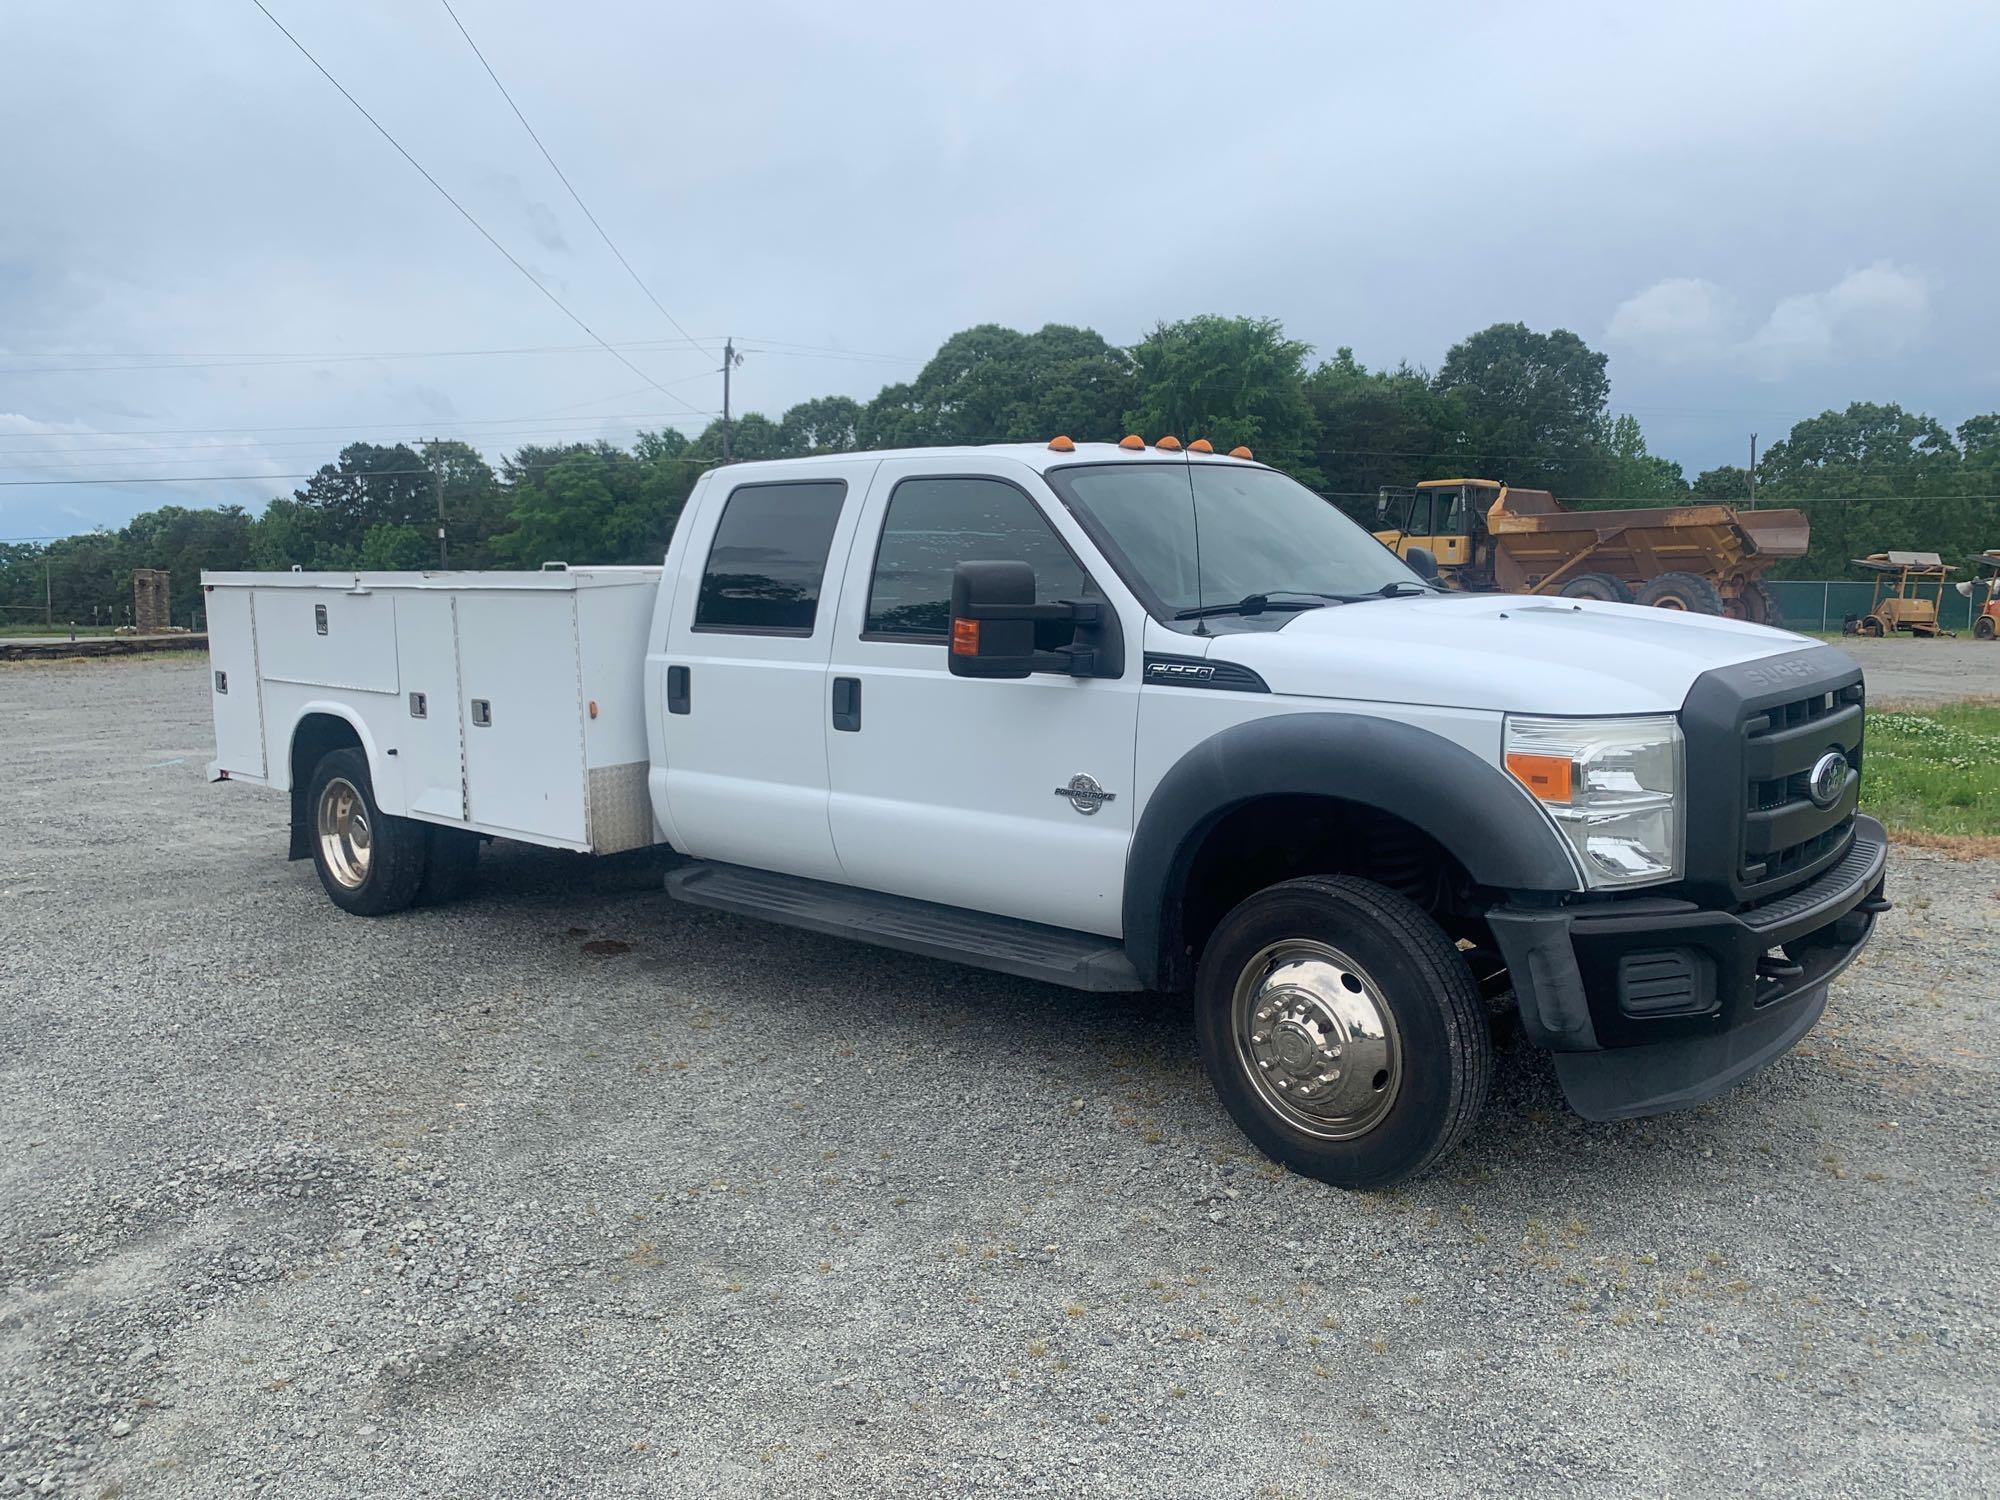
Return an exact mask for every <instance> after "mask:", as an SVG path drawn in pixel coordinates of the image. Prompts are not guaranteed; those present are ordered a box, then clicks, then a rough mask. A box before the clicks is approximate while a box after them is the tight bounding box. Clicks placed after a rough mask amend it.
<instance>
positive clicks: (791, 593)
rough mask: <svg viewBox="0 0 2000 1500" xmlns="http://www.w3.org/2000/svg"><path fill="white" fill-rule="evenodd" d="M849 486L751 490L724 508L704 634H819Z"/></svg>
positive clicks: (701, 607)
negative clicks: (830, 557) (823, 593)
mask: <svg viewBox="0 0 2000 1500" xmlns="http://www.w3.org/2000/svg"><path fill="white" fill-rule="evenodd" d="M846 497H847V483H846V481H845V480H840V479H821V480H811V481H807V482H804V483H799V484H746V485H743V486H741V487H740V488H738V489H737V490H736V491H735V492H734V493H733V494H731V495H730V497H729V499H728V500H727V501H726V502H724V504H723V508H722V518H721V519H720V520H719V521H717V522H716V523H715V539H714V541H712V542H711V543H709V548H708V562H707V563H706V565H704V566H703V568H702V570H701V592H700V594H699V596H698V597H697V598H696V600H695V608H694V628H695V629H696V630H725V631H741V632H744V633H746V634H757V635H811V634H812V631H813V622H814V620H815V619H817V618H818V614H819V596H820V590H821V588H822V587H823V585H824V584H825V582H826V558H827V551H828V549H829V548H830V547H831V546H832V545H833V532H834V528H835V527H836V526H837V525H838V524H839V523H840V507H841V503H842V502H843V501H844V500H845V499H846Z"/></svg>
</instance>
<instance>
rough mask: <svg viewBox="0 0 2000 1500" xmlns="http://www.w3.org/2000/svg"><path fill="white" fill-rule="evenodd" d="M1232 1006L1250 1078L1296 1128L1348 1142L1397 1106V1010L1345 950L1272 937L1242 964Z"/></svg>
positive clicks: (1400, 1068) (1400, 1069)
mask: <svg viewBox="0 0 2000 1500" xmlns="http://www.w3.org/2000/svg"><path fill="white" fill-rule="evenodd" d="M1230 1013H1231V1029H1232V1033H1233V1035H1234V1036H1235V1039H1236V1055H1237V1058H1238V1060H1239V1061H1240V1062H1241V1064H1242V1066H1243V1069H1244V1071H1245V1073H1246V1074H1247V1075H1248V1076H1249V1079H1250V1081H1251V1084H1252V1085H1253V1086H1254V1087H1255V1088H1256V1090H1257V1092H1258V1093H1259V1094H1260V1095H1261V1096H1262V1097H1263V1099H1264V1102H1265V1103H1266V1105H1267V1106H1269V1108H1270V1109H1271V1110H1272V1111H1273V1112H1275V1113H1276V1114H1277V1115H1278V1116H1279V1117H1280V1118H1281V1119H1283V1120H1285V1121H1287V1122H1288V1123H1290V1124H1291V1125H1293V1126H1294V1127H1296V1128H1297V1129H1299V1130H1302V1131H1304V1132H1306V1133H1307V1134H1309V1135H1313V1136H1317V1137H1318V1138H1320V1139H1321V1140H1328V1141H1349V1140H1353V1139H1354V1138H1355V1137H1357V1136H1361V1135H1366V1134H1367V1133H1368V1132H1369V1131H1371V1130H1373V1129H1374V1128H1375V1127H1376V1126H1377V1125H1379V1124H1380V1123H1381V1122H1382V1119H1383V1117H1384V1116H1386V1115H1387V1114H1388V1113H1389V1111H1390V1110H1391V1109H1392V1108H1393V1107H1394V1106H1395V1103H1396V1097H1397V1095H1398V1094H1399V1093H1400V1092H1401V1091H1402V1086H1403V1046H1402V1038H1401V1036H1400V1035H1399V1034H1398V1032H1397V1028H1396V1016H1395V1012H1394V1011H1392V1010H1391V1009H1390V1008H1389V1004H1388V1001H1387V1000H1385V999H1384V998H1383V995H1382V990H1381V987H1380V986H1379V985H1378V984H1377V983H1376V982H1375V981H1374V980H1373V979H1372V978H1370V977H1369V975H1368V973H1367V971H1366V970H1365V969H1363V968H1362V967H1361V965H1360V964H1358V963H1356V962H1355V961H1354V959H1352V958H1351V957H1349V956H1348V955H1347V954H1345V953H1342V952H1341V951H1340V950H1339V949H1338V948H1334V947H1332V946H1330V945H1329V944H1326V943H1322V942H1317V941H1314V940H1312V939H1307V938H1292V939H1288V940H1286V941H1283V942H1277V943H1272V944H1270V945H1269V946H1268V947H1266V948H1264V949H1262V950H1261V951H1259V952H1258V953H1256V954H1255V955H1254V956H1253V957H1252V958H1251V959H1250V961H1249V962H1248V963H1247V964H1245V965H1244V966H1243V969H1242V972H1241V973H1240V975H1239V976H1238V978H1237V981H1236V987H1235V991H1234V995H1233V997H1232V1001H1231V1005H1230Z"/></svg>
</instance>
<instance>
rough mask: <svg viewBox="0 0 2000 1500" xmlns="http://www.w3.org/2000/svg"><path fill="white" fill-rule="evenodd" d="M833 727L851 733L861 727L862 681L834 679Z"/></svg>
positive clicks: (850, 678) (855, 678) (846, 678)
mask: <svg viewBox="0 0 2000 1500" xmlns="http://www.w3.org/2000/svg"><path fill="white" fill-rule="evenodd" d="M833 727H834V728H835V729H845V730H848V731H850V732H852V731H854V730H857V729H859V728H860V727H861V679H860V678H859V677H836V678H834V679H833Z"/></svg>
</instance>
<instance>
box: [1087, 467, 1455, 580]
mask: <svg viewBox="0 0 2000 1500" xmlns="http://www.w3.org/2000/svg"><path fill="white" fill-rule="evenodd" d="M1048 480H1049V483H1050V485H1051V486H1053V487H1054V489H1055V491H1056V493H1057V494H1058V495H1060V496H1061V497H1062V499H1063V501H1064V503H1065V504H1067V505H1068V506H1069V507H1070V508H1071V509H1072V510H1074V511H1077V512H1078V513H1079V514H1080V516H1081V517H1082V519H1083V520H1084V521H1085V522H1086V523H1094V525H1095V528H1096V529H1097V530H1098V531H1100V532H1101V533H1102V534H1103V536H1104V537H1105V538H1107V539H1108V540H1109V541H1110V543H1111V545H1112V546H1113V547H1114V548H1116V549H1117V551H1118V552H1120V553H1122V554H1124V563H1125V566H1126V567H1127V568H1128V569H1129V571H1130V573H1131V574H1136V577H1128V580H1127V581H1128V582H1130V583H1132V584H1133V585H1134V586H1135V587H1138V588H1140V590H1141V592H1144V593H1150V594H1151V595H1152V596H1153V598H1152V602H1153V603H1155V604H1156V605H1157V606H1158V609H1159V612H1162V613H1164V614H1166V615H1169V616H1172V615H1175V614H1179V613H1180V612H1181V611H1183V610H1192V609H1198V608H1200V607H1202V606H1204V605H1206V606H1210V607H1213V606H1215V605H1220V604H1228V603H1232V602H1234V601H1236V600H1240V599H1247V598H1250V597H1251V596H1252V595H1258V594H1263V595H1294V596H1296V595H1306V596H1314V595H1320V596H1325V595H1336V596H1338V595H1362V594H1375V593H1378V592H1380V591H1381V590H1382V589H1384V588H1385V587H1387V586H1388V585H1391V584H1408V585H1410V587H1411V588H1412V589H1421V588H1423V587H1424V584H1423V582H1422V580H1421V579H1419V578H1418V577H1417V575H1416V574H1415V573H1413V572H1411V571H1410V570H1409V569H1408V568H1406V567H1405V566H1403V564H1402V563H1401V562H1400V561H1399V560H1398V559H1397V558H1396V556H1395V554H1394V553H1392V552H1390V551H1389V549H1388V548H1386V547H1384V546H1383V545H1382V544H1381V543H1380V542H1378V541H1376V540H1375V539H1374V538H1373V537H1372V536H1370V535H1369V534H1368V533H1367V532H1365V531H1363V530H1362V529H1361V528H1360V527H1359V526H1357V525H1355V524H1354V523H1353V522H1352V521H1350V520H1348V519H1347V517H1346V516H1343V515H1342V514H1341V513H1340V512H1339V511H1338V510H1336V509H1334V507H1333V506H1332V505H1330V504H1328V503H1327V502H1326V501H1324V500H1322V499H1320V497H1319V496H1317V495H1315V494H1314V493H1313V492H1312V491H1311V490H1309V489H1307V488H1305V487H1304V486H1303V485H1301V484H1298V483H1296V482H1294V481H1292V480H1290V479H1287V478H1286V477H1285V476H1284V475H1282V474H1279V473H1276V472H1275V471H1273V470H1270V469H1255V468H1251V467H1249V466H1248V465H1238V464H1208V463H1165V464H1135V463H1119V464H1090V465H1082V466H1078V467H1076V468H1068V469H1058V470H1056V471H1054V472H1052V473H1051V474H1049V476H1048ZM1190 490H1192V493H1190ZM1197 543H1198V546H1197ZM1197 550H1198V551H1199V553H1200V557H1201V577H1200V579H1199V580H1198V581H1197V579H1196V577H1195V557H1196V553H1197Z"/></svg>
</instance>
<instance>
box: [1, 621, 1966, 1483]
mask: <svg viewBox="0 0 2000 1500" xmlns="http://www.w3.org/2000/svg"><path fill="white" fill-rule="evenodd" d="M1917 649H1919V650H1928V649H1930V648H1929V647H1919V648H1917ZM1996 660H2000V658H1996ZM1871 670H1872V668H1871ZM205 672H206V667H205V662H204V661H203V660H202V659H200V658H195V659H193V660H172V661H140V662H129V661H128V662H110V663H90V664H61V663H58V664H33V665H23V666H15V667H4V668H0V764H4V765H5V766H6V768H7V781H8V785H7V789H6V796H5V799H4V801H0V1099H4V1101H5V1104H6V1108H5V1110H4V1112H0V1494H5V1495H12V1494H19V1493H36V1494H46V1493H72V1492H73V1493H79V1494H85V1495H90V1496H100V1497H109V1496H113V1495H120V1494H123V1495H127V1496H153V1495H168V1496H172V1495H196V1494H200V1495H204V1496H207V1495H215V1494H227V1495H234V1494H242V1493H246V1492H249V1491H251V1490H253V1489H256V1488H259V1487H264V1488H267V1489H268V1491H269V1492H271V1493H276V1494H284V1495H301V1496H349V1495H356V1494H369V1495H402V1494H408V1495H426V1496H430V1495H445V1494H451V1495H466V1496H486V1495H532V1494H550V1493H558V1492H560V1493H581V1492H588V1493H591V1494H650V1493H660V1494H676V1495H679V1494H703V1495H739V1494H740V1495H749V1494H761V1493H767V1492H770V1491H775V1490H780V1489H783V1490H785V1491H788V1492H791V1493H804V1494H821V1493H907V1492H910V1491H914V1490H919V1489H925V1490H931V1491H934V1492H943V1493H957V1492H961V1491H966V1490H974V1489H1011V1490H1015V1491H1022V1492H1027V1493H1051V1494H1078V1493H1107V1494H1113V1493H1126V1494H1145V1495H1189V1494H1202V1495H1301V1496H1303V1495H1323V1494H1360V1493H1363V1492H1366V1493H1369V1494H1371V1495H1380V1494H1385V1493H1387V1494H1427V1495H1428V1494H1438V1493H1451V1492H1471V1493H1481V1494H1495V1495H1514V1494H1520V1493H1527V1492H1532V1493H1553V1494H1578V1495H1582V1494H1593V1493H1596V1494H1603V1493H1610V1494H1619V1495H1627V1494H1654V1495H1658V1494H1674V1495H1687V1494H1706V1493H1729V1494H1739V1493H1743V1492H1745V1491H1748V1490H1752V1489H1758V1490H1762V1489H1772V1490H1796V1491H1809V1492H1813V1493H1841V1494H1857V1495H1859V1494H1868V1495H1879V1494H1884V1493H1912V1494H1916V1493H1922V1494H1938V1493H1949V1492H1957V1493H1975V1492H1985V1493H1992V1492H1994V1490H1995V1489H1996V1487H2000V1453H1996V1450H1995V1442H1996V1439H2000V1373H1996V1372H2000V1347H1996V1343H2000V1341H1997V1340H1996V1334H2000V1233H1996V1231H2000V1213H1996V1208H1995V1198H1996V1194H2000V1181H1996V1167H1997V1166H2000V1162H1997V1161H1996V1148H2000V1089H1996V1081H2000V1080H1996V1063H1995V1054H1996V1051H1997V1050H2000V1044H1996V1042H1995V1035H1996V1033H1995V1029H1994V1021H1995V1010H1996V1002H2000V937H1997V936H1996V933H2000V920H1996V919H2000V863H1995V862H1990V861H1989V862H1984V863H1970V862H1952V861H1948V860H1944V859H1941V858H1938V857H1936V856H1931V855H1926V854H1923V853H1919V852H1915V851H1902V852H1901V853H1900V854H1899V856H1898V858H1897V862H1896V865H1895V867H1894V868H1895V873H1894V875H1893V877H1892V885H1891V889H1890V894H1891V895H1892V896H1893V897H1895V898H1897V899H1898V901H1899V906H1898V909H1897V910H1896V911H1895V912H1894V913H1893V914H1891V915H1890V916H1889V917H1888V918H1887V919H1886V920H1885V924H1884V927H1883V930H1882V932H1881V935H1880V937H1879V938H1878V941H1877V943H1876V945H1875V947H1874V949H1873V950H1872V951H1871V953H1870V954H1869V955H1868V957H1867V958H1866V959H1865V960H1864V961H1863V964H1862V966H1860V967H1858V968H1857V969H1855V970H1854V971H1852V972H1851V974H1850V975H1849V976H1848V978H1846V979H1845V980H1844V981H1843V983H1842V984H1841V985H1840V986H1839V987H1838V989H1837V991H1836V994H1835V997H1834V1000H1833V1003H1832V1006H1831V1008H1830V1010H1829V1012H1828V1018H1827V1020H1826V1022H1825V1023H1824V1024H1823V1025H1822V1027H1821V1028H1820V1030H1819V1031H1818V1032H1817V1033H1816V1034H1815V1035H1814V1036H1813V1037H1811V1038H1809V1039H1808V1041H1807V1042H1806V1044H1805V1045H1804V1046H1803V1047H1802V1048H1801V1049H1800V1050H1799V1051H1798V1052H1797V1053H1796V1054H1794V1055H1793V1056H1791V1057H1789V1058H1787V1059H1786V1060H1784V1061H1782V1062H1781V1063H1779V1064H1778V1065H1777V1066H1775V1067H1773V1068H1772V1069H1770V1070H1768V1071H1767V1072H1765V1073H1764V1074H1763V1075H1761V1076H1760V1077H1759V1078H1757V1079H1756V1080H1754V1081H1753V1082H1752V1083H1751V1084H1749V1085H1748V1086H1746V1087H1744V1088H1742V1089H1740V1090H1738V1091H1736V1092H1735V1093H1734V1094H1732V1095H1730V1096H1728V1097H1726V1098H1725V1099H1723V1100H1721V1101H1718V1102H1716V1103H1714V1104H1712V1105H1710V1106H1708V1107H1706V1108H1703V1109H1701V1110H1698V1111H1696V1112H1693V1113H1690V1114H1687V1115H1682V1116H1675V1117H1669V1118H1666V1119H1662V1120H1656V1121H1648V1122H1639V1123H1633V1124H1626V1125H1614V1126H1600V1125H1589V1124H1586V1123H1584V1122H1583V1121H1581V1120H1578V1119H1577V1118H1575V1117H1574V1116H1572V1115H1570V1114H1569V1113H1568V1112H1567V1111H1566V1109H1565V1108H1564V1106H1563V1105H1562V1103H1561V1100H1560V1097H1559V1095H1558V1094H1557V1092H1556V1086H1555V1082H1554V1078H1553V1075H1552V1073H1551V1072H1550V1070H1549V1068H1548V1067H1547V1066H1546V1064H1545V1062H1544V1061H1543V1060H1542V1059H1541V1058H1540V1057H1539V1056H1538V1055H1536V1054H1534V1053H1532V1052H1529V1051H1524V1050H1521V1049H1518V1048H1516V1049H1513V1050H1509V1051H1506V1052H1503V1054H1502V1061H1501V1067H1500V1074H1499V1081H1498V1086H1497V1090H1496V1095H1495V1098H1494V1100H1493V1103H1492V1105H1491V1107H1490V1110H1489V1113H1488V1115H1487V1118H1486V1120H1485V1122H1484V1125H1483V1127H1482V1129H1481V1131H1480V1133H1479V1134H1478V1135H1477V1136H1476V1137H1475V1138H1474V1140H1473V1142H1472V1143H1471V1144H1470V1145H1469V1146H1468V1147H1467V1148H1466V1149H1464V1150H1462V1151H1461V1152H1459V1153H1458V1154H1457V1155H1455V1156H1453V1157H1451V1158H1449V1159H1448V1160H1447V1162H1446V1163H1445V1165H1444V1169H1443V1170H1442V1171H1441V1172H1440V1173H1439V1174H1437V1175H1435V1176H1433V1177H1431V1178H1429V1179H1426V1180H1424V1181H1421V1182H1419V1183H1417V1184H1415V1185H1413V1186H1411V1187H1409V1188H1407V1189H1406V1190H1404V1191H1400V1192H1396V1193H1392V1194H1388V1195H1384V1196H1365V1197H1364V1196H1347V1195H1343V1194H1340V1193H1337V1192H1334V1191H1331V1190H1328V1189H1325V1188H1322V1187H1320V1186H1319V1185H1317V1184H1314V1183H1311V1182H1308V1181H1303V1180H1300V1179H1298V1178H1294V1177H1289V1176H1285V1175H1282V1174H1279V1173H1276V1172H1274V1171H1273V1170H1271V1169H1270V1168H1269V1167H1267V1166H1266V1165H1265V1164H1264V1162H1263V1161H1262V1160H1261V1159H1260V1158H1259V1157H1257V1156H1256V1155H1254V1154H1253V1153H1252V1152H1251V1151H1250V1150H1249V1149H1248V1148H1247V1146H1246V1145H1245V1143H1244V1142H1243V1141H1242V1139H1241V1138H1240V1137H1239V1136H1238V1135H1237V1134H1236V1132H1235V1130H1234V1129H1233V1127H1232V1126H1231V1125H1230V1123H1229V1121H1228V1120H1227V1119H1226V1118H1225V1117H1224V1115H1223V1114H1222V1111H1221V1110H1220V1108H1219V1107H1218V1106H1217V1105H1216V1104H1215V1102H1214V1101H1213V1099H1212V1098H1211V1096H1210V1094H1209V1091H1208V1089H1207V1087H1206V1086H1205V1084H1204V1083H1203V1081H1202V1079H1201V1077H1200V1073H1199V1069H1198V1066H1197V1063H1196V1060H1195V1056H1194V1050H1193V1044H1192V1037H1191V1027H1190V1022H1189V1018H1188V1016H1187V1014H1186V1012H1185V1008H1184V1006H1183V1005H1182V1004H1181V1003H1180V1002H1177V1001H1172V1000H1160V999H1158V998H1156V997H1139V998H1133V997H1088V996H1081V995H1076V994H1072V993H1069V992H1066V991H1062V990H1056V989H1048V988H1043V987H1040V986H1037V985H1034V984H1029V983H1025V982H1022V981H1018V980H1012V979H1007V978H1003V977H998V976H992V975H985V974H980V973H975V972H972V971H966V970H960V969H956V968H952V967H948V966H946V965H942V964H936V963H930V962H926V961H922V960H918V959H913V958H907V957H902V956H898V955H892V954H886V953H881V952H877V951H874V950H869V949H865V948H858V947H852V946H848V945H843V944H837V943H830V942H828V941H825V940H823V939H820V938H817V937H813V936H810V935H806V934H801V933H795V932H790V931H785V930H781V929H776V928H769V927H763V926H759V925H755V924H752V923H748V922H743V921H738V920H734V919H730V918H725V917H722V916H719V915H715V914H710V913H704V912H698V911H693V910H689V909H685V908H680V907H676V906H673V905H671V904H669V903H668V902H667V901H666V900H664V899H663V898H662V897H661V896H660V895H659V894H658V891H657V887H658V879H659V873H660V870H661V868H662V862H661V861H659V860H649V859H621V860H616V861H602V862H592V861H589V860H585V859H581V858H576V857H570V856H562V855H556V854H551V853H546V852H543V851H538V850H532V849H525V848H519V847H504V846H503V847H500V848H498V849H496V850H494V851H492V853H491V854H490V856H489V858H488V859H487V861H486V862H485V864H484V866H483V869H484V878H483V883H482V890H481V892H480V894H479V895H478V896H477V897H475V898H474V899H472V900H470V901H468V902H466V903H464V904H461V905H458V906H454V907H450V908H446V909H440V910H429V911H420V912H412V913H408V914H405V915H403V916H399V917H395V918H390V919H385V920H380V921H376V922H362V921H360V920H358V919H353V918H348V917H344V916H342V915H340V914H339V913H338V912H337V911H336V910H335V909H334V908H333V907H332V906H331V905H330V904H329V903H328V902H327V901H326V899H325V898H324V896H323V895H322V894H321V893H320V890H319V887H318V884H317V882H316V881H315V880H314V878H313V875H312V871H311V867H310V866H309V865H305V864H297V865H293V864H287V863H286V862H285V860H284V857H283V854H284V835H283V822H284V810H283V807H282V804H281V801H280V799H278V798H276V797H274V796H271V795H269V794H265V793H259V792H256V791H253V790H251V789H248V788H242V787H234V788H232V787H228V786H213V787H211V786H208V785H206V784H204V782H203V780H202V763H203V761H204V760H205V759H206V757H207V755H208V754H209V753H210V731H209V726H208V704H207V698H206V694H205V681H206V676H205ZM1881 691H1882V689H1881V688H1880V687H1879V686H1878V688H1877V692H1878V693H1880V692H1881Z"/></svg>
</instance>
